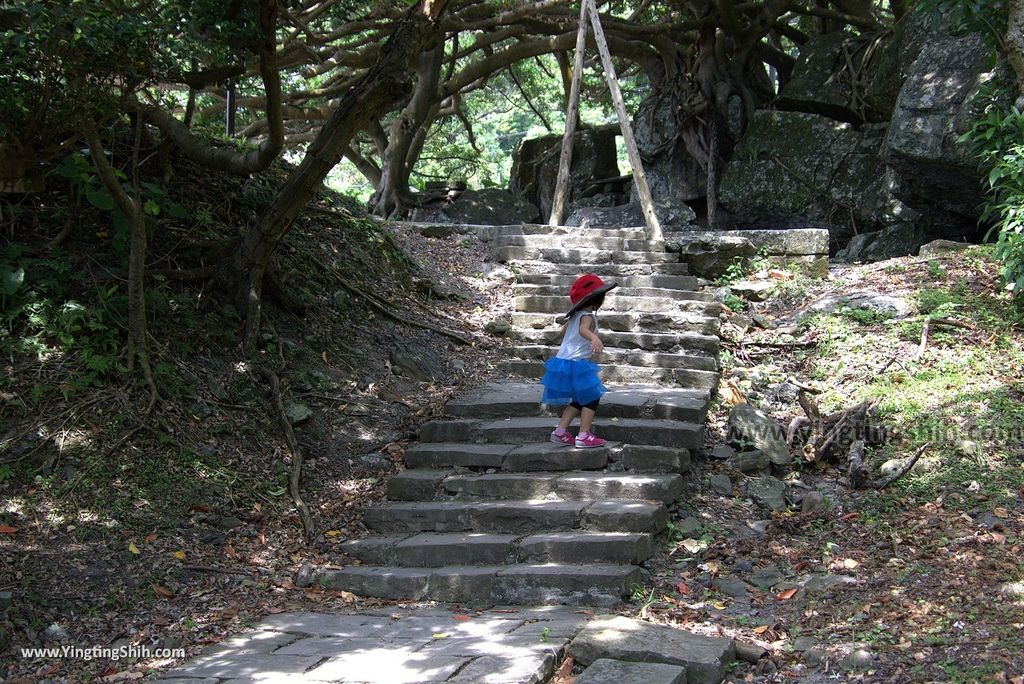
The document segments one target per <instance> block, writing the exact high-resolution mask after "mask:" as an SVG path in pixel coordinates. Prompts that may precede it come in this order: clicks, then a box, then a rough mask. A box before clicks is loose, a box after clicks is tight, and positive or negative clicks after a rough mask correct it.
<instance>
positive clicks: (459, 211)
mask: <svg viewBox="0 0 1024 684" xmlns="http://www.w3.org/2000/svg"><path fill="white" fill-rule="evenodd" d="M413 218H414V220H417V221H430V222H442V223H449V222H450V223H461V224H471V225H485V226H504V225H510V224H517V223H536V222H537V221H538V220H539V219H540V214H539V212H538V211H537V207H536V206H535V205H533V204H530V203H529V202H527V201H525V200H524V199H522V198H520V197H516V196H515V195H513V194H512V193H510V192H509V191H507V190H501V189H500V188H484V189H482V190H466V191H465V192H463V193H461V194H460V195H459V196H458V197H457V198H456V199H455V201H453V202H452V203H451V204H448V205H446V206H444V207H441V208H437V209H432V210H431V211H430V212H429V213H424V212H420V213H417V214H416V215H414V217H413Z"/></svg>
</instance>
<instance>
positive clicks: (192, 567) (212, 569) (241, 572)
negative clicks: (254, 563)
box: [181, 565, 252, 576]
mask: <svg viewBox="0 0 1024 684" xmlns="http://www.w3.org/2000/svg"><path fill="white" fill-rule="evenodd" d="M181 569H182V570H192V571H193V572H220V573H224V574H225V575H246V576H249V575H252V573H251V572H247V571H245V570H232V569H231V568H216V567H213V566H212V565H183V566H181Z"/></svg>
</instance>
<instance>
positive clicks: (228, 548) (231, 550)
mask: <svg viewBox="0 0 1024 684" xmlns="http://www.w3.org/2000/svg"><path fill="white" fill-rule="evenodd" d="M224 554H225V555H226V556H227V557H228V558H238V552H237V551H235V547H233V546H232V545H231V544H225V545H224Z"/></svg>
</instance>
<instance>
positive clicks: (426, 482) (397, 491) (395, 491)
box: [386, 468, 448, 501]
mask: <svg viewBox="0 0 1024 684" xmlns="http://www.w3.org/2000/svg"><path fill="white" fill-rule="evenodd" d="M447 475H448V471H445V470H432V469H427V468H417V469H415V470H406V471H405V472H402V473H398V474H397V475H394V476H393V477H391V478H389V479H388V482H387V487H386V489H387V495H388V498H389V499H391V500H392V501H430V500H431V499H433V498H434V496H435V495H436V494H437V491H438V487H440V485H441V481H442V480H444V478H445V477H446V476H447Z"/></svg>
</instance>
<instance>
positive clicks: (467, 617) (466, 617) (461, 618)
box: [452, 615, 473, 622]
mask: <svg viewBox="0 0 1024 684" xmlns="http://www.w3.org/2000/svg"><path fill="white" fill-rule="evenodd" d="M452 619H453V620H458V621H459V622H465V621H466V620H472V619H473V616H472V615H452Z"/></svg>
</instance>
